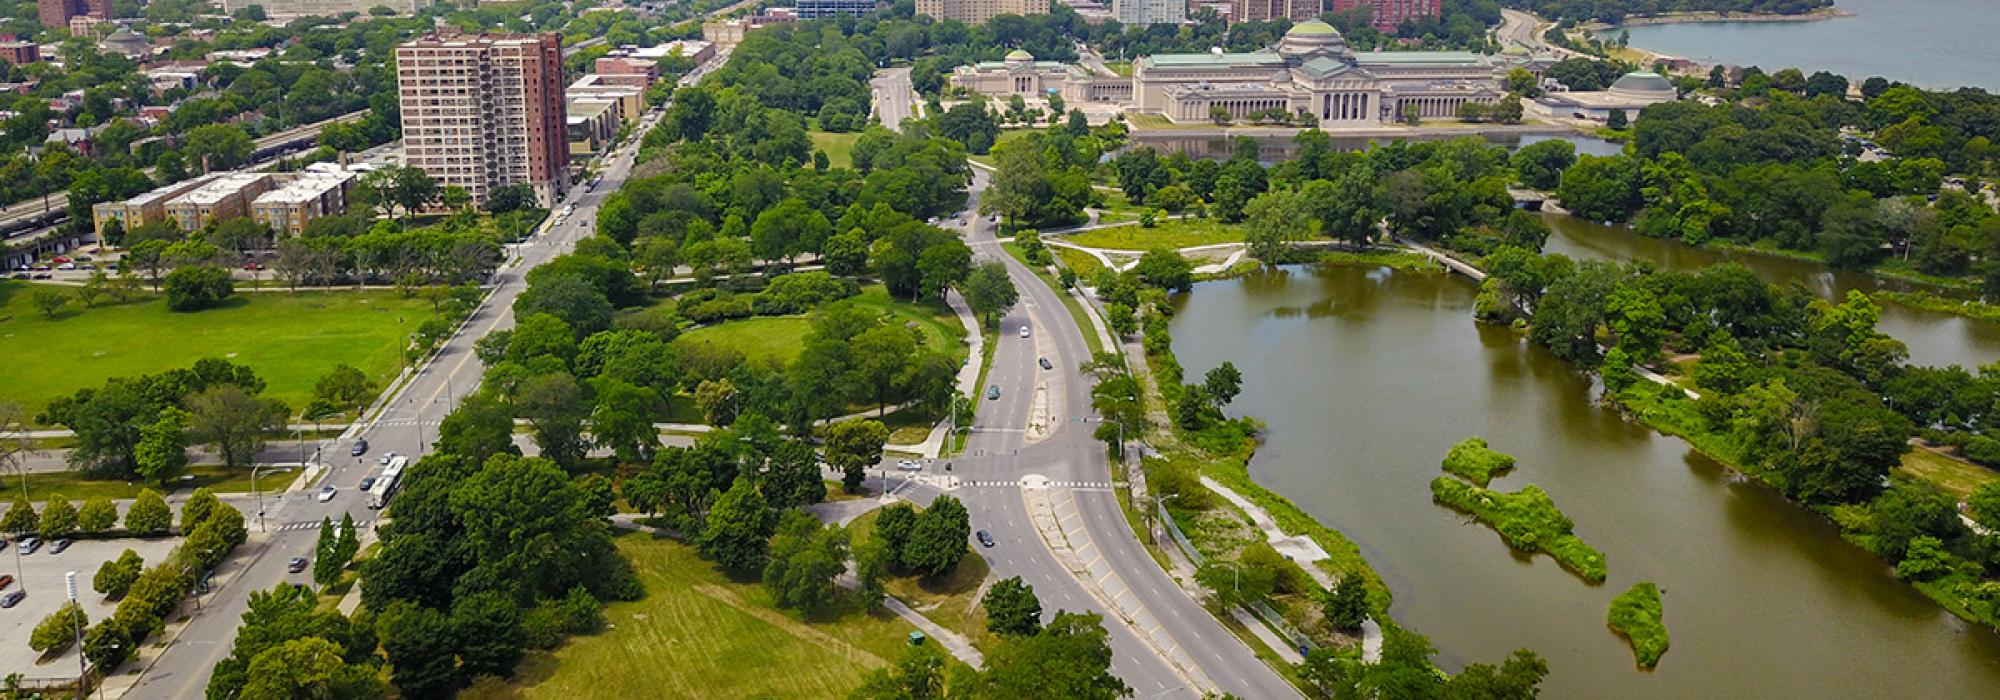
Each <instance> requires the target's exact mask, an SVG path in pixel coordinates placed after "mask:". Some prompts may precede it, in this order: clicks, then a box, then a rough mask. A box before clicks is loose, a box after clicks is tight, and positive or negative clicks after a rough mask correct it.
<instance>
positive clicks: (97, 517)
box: [76, 498, 118, 534]
mask: <svg viewBox="0 0 2000 700" xmlns="http://www.w3.org/2000/svg"><path fill="white" fill-rule="evenodd" d="M117 525H118V506H115V505H112V504H111V499H109V498H93V499H90V500H88V501H85V502H84V503H83V509H82V510H79V511H77V514H76V526H77V528H78V529H80V530H82V531H84V532H88V533H93V534H95V533H99V532H104V531H105V530H109V529H111V528H113V527H115V526H117Z"/></svg>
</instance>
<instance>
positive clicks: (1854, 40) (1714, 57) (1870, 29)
mask: <svg viewBox="0 0 2000 700" xmlns="http://www.w3.org/2000/svg"><path fill="white" fill-rule="evenodd" d="M1835 7H1838V8H1840V9H1842V10H1846V11H1848V12H1851V13H1854V16H1852V17H1841V18H1837V19H1829V20H1823V21H1817V22H1730V23H1695V24H1661V25H1652V26H1643V27H1632V28H1631V31H1632V46H1636V47H1641V48H1646V49H1651V50H1653V51H1658V52H1661V53H1665V54H1670V55H1674V56H1680V57H1682V58H1691V59H1694V60H1697V61H1701V62H1704V63H1726V64H1736V65H1745V66H1748V65H1756V66H1761V67H1763V68H1764V70H1766V71H1776V70H1778V69H1780V68H1788V67H1789V68H1798V69H1800V70H1804V71H1805V72H1807V73H1812V72H1813V71H1815V70H1827V71H1832V72H1835V73H1839V74H1842V75H1845V76H1847V77H1848V79H1849V80H1852V81H1854V82H1856V83H1859V82H1860V81H1861V80H1863V79H1865V78H1867V77H1869V76H1876V75H1879V76H1882V77H1885V78H1889V79H1891V80H1900V81H1903V82H1907V83H1911V84H1914V85H1922V86H1925V87H1930V88H1939V89H1950V88H1956V87H1960V86H1975V87H1983V88H1986V89H1987V90H1989V91H2000V40H1996V37H2000V0H1836V3H1835ZM1614 31H1616V30H1614Z"/></svg>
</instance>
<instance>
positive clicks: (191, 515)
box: [181, 486, 222, 532]
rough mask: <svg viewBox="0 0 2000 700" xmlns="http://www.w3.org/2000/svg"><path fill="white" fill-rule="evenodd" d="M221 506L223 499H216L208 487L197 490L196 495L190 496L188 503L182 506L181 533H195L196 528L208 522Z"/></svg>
mask: <svg viewBox="0 0 2000 700" xmlns="http://www.w3.org/2000/svg"><path fill="white" fill-rule="evenodd" d="M221 506H222V499H219V498H216V497H215V492H214V491H213V490H210V489H209V488H208V487H206V486H204V487H202V488H198V489H195V490H194V493H193V494H192V495H189V496H188V499H187V502H186V503H182V504H181V531H182V532H193V531H194V529H195V527H196V526H199V525H201V524H202V523H203V522H206V521H207V520H208V517H209V516H210V515H212V514H214V513H215V511H216V509H217V508H220V507H221Z"/></svg>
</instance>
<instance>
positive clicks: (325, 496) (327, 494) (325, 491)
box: [318, 486, 340, 503]
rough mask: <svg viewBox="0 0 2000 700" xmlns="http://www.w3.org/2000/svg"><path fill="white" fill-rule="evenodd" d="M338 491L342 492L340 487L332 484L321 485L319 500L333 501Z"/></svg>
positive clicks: (322, 501) (323, 501)
mask: <svg viewBox="0 0 2000 700" xmlns="http://www.w3.org/2000/svg"><path fill="white" fill-rule="evenodd" d="M338 493H340V489H337V488H334V487H332V486H321V487H319V496H318V498H319V502H321V503H325V502H327V501H331V500H333V497H334V495H335V494H338Z"/></svg>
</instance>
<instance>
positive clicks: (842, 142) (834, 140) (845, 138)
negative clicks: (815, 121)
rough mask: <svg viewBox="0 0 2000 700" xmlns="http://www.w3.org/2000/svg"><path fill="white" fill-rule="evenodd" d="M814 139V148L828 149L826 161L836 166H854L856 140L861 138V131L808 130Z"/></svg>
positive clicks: (808, 134)
mask: <svg viewBox="0 0 2000 700" xmlns="http://www.w3.org/2000/svg"><path fill="white" fill-rule="evenodd" d="M806 137H807V138H810V139H812V144H813V148H814V149H817V150H821V151H826V162H827V164H828V165H831V166H833V167H836V168H851V167H854V142H856V141H860V140H861V132H858V131H857V132H854V133H849V134H836V133H832V132H828V131H820V130H818V129H814V130H812V131H808V132H806Z"/></svg>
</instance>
